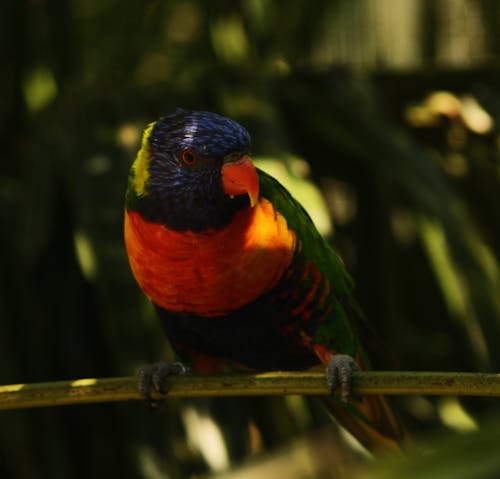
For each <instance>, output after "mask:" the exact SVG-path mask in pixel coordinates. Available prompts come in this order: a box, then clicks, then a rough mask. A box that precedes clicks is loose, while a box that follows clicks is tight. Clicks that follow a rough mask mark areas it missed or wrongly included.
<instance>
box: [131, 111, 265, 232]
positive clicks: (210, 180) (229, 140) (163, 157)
mask: <svg viewBox="0 0 500 479" xmlns="http://www.w3.org/2000/svg"><path fill="white" fill-rule="evenodd" d="M249 147H250V135H249V134H248V132H247V131H246V130H245V129H244V128H243V127H242V126H241V125H240V124H239V123H237V122H235V121H233V120H231V119H229V118H225V117H223V116H220V115H217V114H215V113H210V112H204V111H188V110H181V109H179V110H177V111H176V112H175V113H173V114H172V115H169V116H165V117H163V118H160V119H159V120H158V121H157V122H155V123H152V124H151V125H149V127H148V128H147V129H146V130H145V132H144V135H143V139H142V145H141V149H140V150H139V153H138V155H137V158H136V160H135V162H134V164H133V165H132V168H131V173H130V178H129V190H128V192H127V207H129V208H132V209H136V210H138V211H139V212H140V213H141V214H142V215H143V216H144V217H145V218H146V219H148V220H150V221H155V222H161V223H164V224H165V225H167V226H169V227H171V228H174V229H177V230H192V231H203V230H207V229H217V228H221V227H223V226H225V225H226V224H227V223H228V222H229V221H230V220H231V218H232V217H233V215H234V214H235V213H236V211H238V210H240V209H243V208H248V207H253V206H254V205H255V204H256V202H257V200H258V196H259V179H258V175H257V171H256V169H255V167H254V166H253V163H252V161H251V159H250V156H249Z"/></svg>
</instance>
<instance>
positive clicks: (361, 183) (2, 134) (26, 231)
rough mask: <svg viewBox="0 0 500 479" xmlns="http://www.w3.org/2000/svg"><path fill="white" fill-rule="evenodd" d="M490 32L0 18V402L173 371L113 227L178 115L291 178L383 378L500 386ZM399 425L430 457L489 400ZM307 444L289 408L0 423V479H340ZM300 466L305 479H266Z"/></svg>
mask: <svg viewBox="0 0 500 479" xmlns="http://www.w3.org/2000/svg"><path fill="white" fill-rule="evenodd" d="M499 20H500V5H499V4H498V2H495V1H488V0H483V1H470V0H440V1H430V0H427V1H426V0H421V1H419V0H404V1H403V0H401V1H398V2H391V1H383V0H380V1H371V0H337V1H321V0H318V1H315V2H309V1H305V0H303V1H301V0H294V1H264V0H246V1H234V2H233V1H226V2H224V1H205V2H203V1H201V0H199V1H196V0H189V1H188V0H185V1H158V0H152V1H144V2H119V1H118V0H104V1H103V0H79V1H76V0H75V1H69V0H45V1H44V0H15V1H14V0H6V1H4V2H2V3H1V6H0V35H1V36H2V38H1V42H0V45H1V46H0V49H1V52H2V54H3V55H2V75H0V91H1V92H2V98H1V100H0V104H1V106H2V107H1V109H0V151H1V159H2V163H1V165H2V168H1V176H0V225H1V226H0V228H1V229H0V231H1V234H0V384H10V383H20V382H35V381H51V380H58V379H70V378H79V377H105V376H119V375H130V374H132V373H134V372H135V371H136V370H137V368H138V367H139V366H140V365H141V364H144V363H145V362H148V361H153V360H158V359H161V358H163V357H166V356H168V354H169V350H168V346H167V345H166V342H165V340H164V337H163V335H162V333H161V331H160V328H159V324H158V323H157V321H156V318H155V316H154V313H153V311H152V308H151V306H150V305H149V303H148V301H147V300H146V299H145V298H144V297H143V295H142V294H141V293H140V291H139V289H138V287H137V286H136V285H135V283H134V281H133V279H132V276H131V273H130V271H129V268H128V263H127V259H126V255H125V251H124V247H123V241H122V221H123V213H122V211H123V196H124V190H125V187H126V178H127V172H128V168H129V166H130V164H131V162H132V161H133V158H134V155H135V152H136V151H137V146H138V141H139V138H140V132H141V130H142V129H143V127H144V126H145V125H146V124H147V123H149V122H151V121H153V120H155V119H156V118H157V117H158V116H160V115H164V114H167V113H170V112H171V111H173V110H174V109H175V108H176V107H178V106H182V107H187V108H194V109H206V110H211V111H217V112H219V113H222V114H225V115H228V116H230V117H232V118H234V119H236V120H238V121H240V122H241V123H242V124H244V125H245V126H246V127H247V128H248V129H249V131H250V133H251V135H252V138H253V152H254V154H255V156H256V157H259V156H265V157H272V158H274V159H276V160H279V161H281V162H282V163H283V164H284V165H285V167H286V168H287V170H288V172H289V173H290V175H291V176H292V177H294V176H297V174H298V175H299V176H300V175H301V174H302V175H303V174H304V171H306V172H307V171H308V177H309V179H310V180H312V181H314V183H315V184H316V185H317V186H318V187H319V188H320V189H321V191H322V192H323V194H324V195H325V199H326V204H327V206H328V208H329V213H330V215H331V217H332V220H333V222H334V225H335V227H334V233H333V234H331V235H330V237H331V240H332V242H333V244H335V246H336V248H337V249H338V251H339V252H340V253H341V254H342V256H343V257H344V259H345V261H346V264H347V266H348V269H349V270H350V272H351V273H352V275H353V276H354V278H355V280H356V283H357V290H356V293H357V298H358V300H359V302H360V304H361V305H362V307H363V309H364V310H365V312H366V314H367V316H368V318H369V319H370V321H371V322H372V323H373V324H374V325H375V327H376V329H377V330H378V331H379V333H380V335H381V337H382V338H383V340H384V345H383V348H382V349H385V350H387V351H389V352H390V355H391V356H393V357H394V358H395V359H394V360H392V361H391V364H390V366H384V367H392V368H395V369H397V368H399V369H405V370H450V371H461V370H465V371H495V370H499V369H500V348H499V347H498V344H499V341H500V288H499V286H500V276H499V265H498V257H499V253H500V156H499V144H500V136H499V132H498V122H499V121H500V91H499V87H498V85H500V74H499V73H500V70H499V60H500V58H499V48H500V47H499V45H500V43H499V40H500V38H499V33H498V32H499V31H500V30H499V26H500V25H499ZM290 154H293V155H296V156H298V157H300V158H302V159H303V160H305V161H306V162H307V165H309V166H308V168H306V167H304V165H305V163H304V162H302V163H300V165H301V168H296V167H294V165H296V164H297V162H295V163H294V162H293V161H291V160H290ZM297 170H300V171H297ZM398 406H399V408H400V410H401V411H402V414H403V415H404V417H405V419H406V421H407V424H408V427H409V429H410V430H411V431H412V432H413V434H414V435H415V436H416V437H417V441H419V440H422V441H423V442H424V443H425V441H426V440H427V439H425V438H429V437H431V438H432V437H435V436H436V434H437V435H440V434H443V431H445V430H448V431H449V432H448V434H445V436H444V437H445V438H446V439H445V440H444V443H446V440H448V439H447V438H451V439H449V440H450V441H453V440H455V439H454V437H455V436H456V435H457V434H461V433H465V432H471V431H473V430H475V429H477V428H480V426H481V425H482V424H486V423H489V422H490V417H491V415H492V414H493V415H494V414H495V411H496V410H498V401H494V400H485V399H469V400H466V401H460V402H459V401H458V400H456V399H454V398H445V399H430V398H403V399H401V400H400V401H398ZM211 415H214V416H215V417H216V418H217V421H216V422H213V421H212V420H211V419H210V416H211ZM318 428H319V429H318ZM318 430H319V431H321V433H320V434H325V431H327V432H326V434H327V436H325V437H323V436H319V437H320V438H323V439H322V440H321V441H319V442H320V443H321V444H324V443H325V441H327V440H328V439H331V438H330V436H329V434H330V432H331V431H334V428H333V426H329V425H328V419H327V418H326V417H325V416H324V415H323V413H322V412H321V410H320V409H319V408H318V407H317V406H316V405H315V403H314V402H313V401H309V400H307V401H306V400H304V399H301V398H286V399H283V398H274V399H263V400H261V401H258V400H251V401H250V400H245V399H242V400H241V401H238V400H232V401H217V400H211V401H204V402H201V401H197V402H195V401H169V402H168V404H167V406H166V407H165V409H164V410H163V411H162V412H160V413H157V414H152V413H150V411H148V410H147V408H146V406H145V404H143V403H139V402H137V403H122V404H104V405H92V406H81V407H66V408H65V407H60V408H54V409H40V410H32V411H15V412H14V411H12V412H7V411H4V412H1V413H0V477H5V478H11V477H12V478H66V477H74V478H78V477H121V478H123V479H125V478H129V477H130V478H135V477H141V478H142V477H143V478H157V477H191V476H193V475H194V474H209V473H210V471H212V472H213V471H216V470H219V469H223V468H224V467H228V465H230V464H233V465H234V464H237V465H238V464H241V462H242V461H244V460H245V458H246V457H248V455H249V454H253V455H254V460H256V461H260V462H259V463H262V464H267V463H269V461H271V459H272V458H274V459H276V457H277V456H276V455H278V457H281V456H282V457H284V458H285V459H286V458H288V459H287V460H285V462H284V463H280V462H279V461H278V462H277V463H272V464H273V465H272V467H273V468H274V469H272V471H273V474H281V475H285V476H286V477H331V474H334V473H335V477H352V476H350V474H352V473H351V472H349V471H350V470H351V469H350V467H353V463H357V462H360V459H359V458H357V457H356V456H352V455H349V454H350V453H349V452H347V450H346V451H344V450H341V451H340V452H338V451H337V449H338V448H340V447H341V446H340V445H339V443H340V442H341V441H340V440H339V441H337V440H334V441H333V442H332V444H330V446H331V447H330V446H329V447H330V448H324V449H325V450H324V451H323V450H322V449H321V448H319V447H317V443H318V436H317V435H316V436H315V434H318V433H317V432H316V433H315V432H314V431H318ZM247 431H248V434H247ZM457 431H458V432H457ZM298 437H300V438H302V439H300V441H303V442H299V443H297V442H294V441H296V440H297V439H296V438H298ZM439 437H441V436H439ZM467 437H474V438H476V439H477V438H478V437H483V436H481V434H472V436H467ZM488 437H489V436H488ZM419 438H423V439H419ZM476 439H474V440H476ZM467 440H468V439H464V441H467ZM315 441H316V442H315ZM491 441H493V442H495V436H493V439H491ZM496 442H497V443H498V437H496ZM490 443H491V442H487V444H490ZM293 445H294V446H293ZM210 447H211V449H210ZM297 447H298V448H299V449H300V448H302V449H304V448H306V449H307V448H309V449H307V450H308V451H309V453H310V454H313V457H314V459H313V464H315V465H316V466H318V468H319V469H320V470H321V474H319V473H318V471H317V470H316V471H315V472H310V471H309V472H307V471H305V472H304V471H301V470H299V469H300V468H299V467H298V466H297V467H296V468H295V469H294V473H296V476H292V475H291V473H290V472H288V473H284V472H283V470H284V469H283V468H284V467H285V464H286V463H287V461H288V463H290V461H292V463H293V460H294V459H293V458H294V454H296V453H297V451H296V450H295V449H294V448H297ZM481 447H482V450H485V451H486V450H487V446H481ZM302 449H301V450H302ZM465 450H467V451H470V450H471V447H465ZM270 451H273V453H272V455H269V453H270ZM276 451H278V452H276ZM457 454H458V453H457ZM492 454H494V453H492ZM339 457H341V458H343V459H341V460H339ZM443 457H445V456H444V455H443ZM347 458H349V459H347ZM334 459H335V461H334ZM446 460H447V461H449V463H450V464H451V463H455V462H456V460H457V457H453V455H451V456H449V457H448V456H446ZM464 460H466V459H464ZM325 461H326V463H327V465H326V466H325V465H324V464H323V463H324V462H325ZM470 461H473V459H470ZM271 462H272V461H271ZM331 462H335V465H332V464H331ZM339 463H341V465H342V467H339ZM429 467H431V466H429ZM457 467H458V466H457ZM495 467H496V468H497V469H494V468H495ZM492 468H493V469H494V470H496V471H497V472H498V471H499V470H500V469H498V468H500V466H499V465H498V464H496V465H493V466H492ZM306 469H307V468H306ZM313 469H314V468H313ZM460 470H461V471H462V472H463V471H464V470H467V469H466V468H464V467H463V465H462V466H460ZM346 471H347V472H346ZM287 474H288V475H287ZM342 474H344V476H343V475H342ZM471 474H472V475H469V476H463V477H487V476H480V475H477V476H476V475H473V473H471ZM217 477H219V476H217ZM220 477H222V476H220ZM224 477H226V476H224ZM227 477H233V476H227ZM234 477H237V476H234ZM257 477H258V476H257ZM260 477H263V476H260ZM268 477H270V476H268ZM377 477H378V476H377ZM401 477H403V476H401ZM406 477H410V476H406ZM415 477H416V476H415ZM418 477H420V476H418ZM429 477H430V476H429ZM455 477H458V476H455ZM488 477H489V476H488ZM491 477H494V474H493V475H492V476H491Z"/></svg>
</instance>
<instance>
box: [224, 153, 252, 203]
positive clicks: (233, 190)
mask: <svg viewBox="0 0 500 479" xmlns="http://www.w3.org/2000/svg"><path fill="white" fill-rule="evenodd" d="M221 175H222V188H223V190H224V193H226V195H229V196H237V195H244V194H247V195H248V197H249V198H250V206H251V207H252V208H253V207H254V206H255V205H256V204H257V201H258V200H259V176H258V174H257V170H256V169H255V166H253V163H252V160H251V158H250V157H249V156H248V155H243V156H242V157H241V158H240V159H239V160H238V161H228V162H227V163H224V164H223V165H222V169H221Z"/></svg>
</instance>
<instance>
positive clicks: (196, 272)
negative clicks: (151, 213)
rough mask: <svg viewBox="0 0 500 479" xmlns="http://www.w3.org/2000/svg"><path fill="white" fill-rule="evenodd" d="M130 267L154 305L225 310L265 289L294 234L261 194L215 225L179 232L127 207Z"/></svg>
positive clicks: (289, 252) (281, 267)
mask: <svg viewBox="0 0 500 479" xmlns="http://www.w3.org/2000/svg"><path fill="white" fill-rule="evenodd" d="M125 244H126V247H127V252H128V255H129V258H130V264H131V268H132V272H133V274H134V276H135V278H136V280H137V282H138V283H139V284H140V286H141V288H142V289H143V291H144V292H145V293H146V294H147V295H148V296H149V297H150V298H151V300H152V301H153V303H155V304H156V305H158V306H160V307H162V308H164V309H166V310H168V311H172V312H186V313H195V314H199V315H204V316H215V315H222V314H227V313H228V312H230V311H233V310H235V309H238V308H240V307H241V306H244V305H245V304H248V303H250V302H251V301H253V300H254V299H256V298H257V297H259V296H260V295H262V294H264V293H266V292H267V291H269V290H270V289H271V288H272V287H273V286H274V285H275V284H276V283H277V282H278V281H279V279H280V278H281V276H282V274H283V273H284V271H285V270H286V268H287V267H288V266H289V265H290V263H291V261H292V257H293V254H294V250H295V245H296V238H295V235H294V234H293V232H292V231H290V230H289V229H288V226H287V223H286V220H285V219H284V218H283V216H281V215H280V214H279V213H278V212H276V210H275V209H274V208H273V206H272V204H271V203H270V202H269V201H268V200H266V199H264V198H261V199H260V201H259V202H258V204H257V205H256V206H255V207H254V208H247V209H245V210H243V211H240V212H238V213H237V214H236V215H235V217H234V218H233V220H232V221H231V223H230V224H229V225H228V226H227V227H225V228H223V229H221V230H217V231H209V232H206V233H193V232H191V231H184V232H178V231H173V230H170V229H168V228H167V227H165V226H164V225H161V224H157V223H148V222H146V221H144V220H143V219H142V217H141V216H140V215H139V214H138V213H136V212H134V211H126V213H125Z"/></svg>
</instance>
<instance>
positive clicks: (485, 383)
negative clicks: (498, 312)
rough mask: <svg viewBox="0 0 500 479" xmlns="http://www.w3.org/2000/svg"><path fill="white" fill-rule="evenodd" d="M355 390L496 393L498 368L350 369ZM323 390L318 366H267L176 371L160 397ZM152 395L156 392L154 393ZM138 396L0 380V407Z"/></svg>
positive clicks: (124, 387)
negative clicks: (247, 370) (227, 371)
mask: <svg viewBox="0 0 500 479" xmlns="http://www.w3.org/2000/svg"><path fill="white" fill-rule="evenodd" d="M354 390H355V393H357V394H362V395H365V394H387V395H393V394H398V395H403V394H422V395H458V396H497V397H500V374H486V373H440V372H404V371H394V372H392V371H391V372H382V371H369V372H356V373H355V374H354ZM284 394H302V395H322V394H328V390H327V388H326V382H325V375H324V374H323V373H320V372H272V373H259V374H232V375H216V376H198V375H188V376H176V377H172V378H170V379H169V392H168V394H167V395H166V396H165V397H201V396H268V395H284ZM154 397H155V398H159V397H161V396H159V395H155V396H154ZM137 399H141V396H140V395H139V393H138V391H137V379H136V378H135V377H124V378H104V379H78V380H74V381H56V382H48V383H32V384H12V385H8V386H0V409H20V408H30V407H31V408H33V407H44V406H60V405H64V404H84V403H97V402H110V401H129V400H137Z"/></svg>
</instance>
